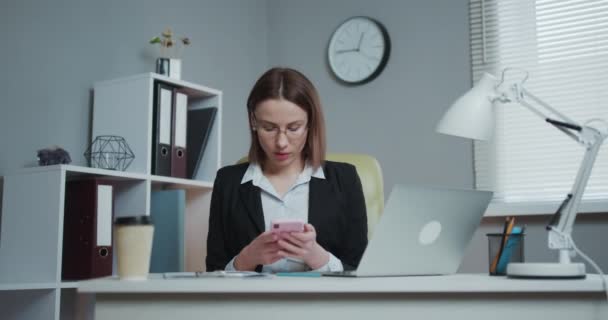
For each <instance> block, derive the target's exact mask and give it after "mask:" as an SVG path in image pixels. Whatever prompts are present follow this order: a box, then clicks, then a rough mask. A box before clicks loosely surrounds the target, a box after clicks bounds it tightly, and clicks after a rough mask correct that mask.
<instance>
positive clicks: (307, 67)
mask: <svg viewBox="0 0 608 320" xmlns="http://www.w3.org/2000/svg"><path fill="white" fill-rule="evenodd" d="M467 3H468V1H467V0H458V1H453V0H432V1H429V0H409V1H400V0H384V1H368V0H352V1H349V0H334V1H324V0H311V1H298V0H273V1H270V2H269V4H270V5H269V14H268V16H269V19H270V28H269V33H268V39H269V49H268V51H269V54H270V59H269V61H270V63H271V64H272V65H286V66H291V67H295V68H297V69H300V70H301V71H302V72H304V73H305V74H306V75H307V76H309V77H310V78H311V80H312V81H313V82H314V83H315V84H316V86H317V87H318V89H319V92H320V95H321V100H322V103H323V104H324V111H325V115H326V121H327V131H328V150H329V151H330V152H361V153H367V154H371V155H374V156H375V157H377V159H378V160H379V162H380V163H381V165H382V168H383V170H384V173H385V177H384V178H385V193H386V194H388V193H389V192H390V189H391V188H392V186H393V184H394V183H397V182H399V183H423V184H427V185H445V186H454V187H471V186H472V185H473V178H472V172H473V171H472V170H473V169H472V161H471V154H472V147H471V143H470V142H469V141H466V140H463V139H458V138H453V137H449V136H444V135H440V134H437V133H435V132H434V130H435V124H436V122H437V121H438V120H439V118H440V117H441V115H442V113H443V111H444V110H446V108H447V107H448V106H449V104H450V102H451V101H452V100H453V99H454V98H456V97H457V96H458V95H459V94H461V93H462V92H463V91H464V90H466V89H467V88H469V87H470V79H471V76H470V74H471V71H470V70H471V68H470V62H469V60H470V59H469V45H468V28H469V26H468V5H467ZM355 15H367V16H371V17H373V18H376V19H377V20H379V21H381V22H382V23H383V24H384V25H385V26H386V28H387V29H388V33H389V35H390V37H391V42H392V50H391V57H390V58H389V61H388V64H387V66H386V69H385V70H384V72H383V73H382V74H381V75H380V76H379V77H378V78H377V79H376V80H374V81H372V82H370V83H369V84H366V85H363V86H357V87H347V86H344V85H342V84H340V83H338V82H336V81H335V80H334V79H333V78H332V75H331V74H330V72H329V69H328V67H327V62H326V60H327V58H326V56H327V50H326V48H327V43H328V41H329V37H330V36H331V34H332V32H333V31H334V30H335V28H337V26H338V24H339V23H340V22H342V21H343V20H345V19H346V18H348V17H351V16H355Z"/></svg>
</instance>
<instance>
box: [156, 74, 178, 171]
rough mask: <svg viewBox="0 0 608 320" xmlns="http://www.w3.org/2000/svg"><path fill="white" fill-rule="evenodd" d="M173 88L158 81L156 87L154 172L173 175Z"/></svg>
mask: <svg viewBox="0 0 608 320" xmlns="http://www.w3.org/2000/svg"><path fill="white" fill-rule="evenodd" d="M173 99H174V94H173V88H172V87H171V86H169V85H167V84H164V83H161V82H157V83H156V86H155V88H154V111H153V125H154V126H153V128H152V174H155V175H160V176H171V122H172V120H171V116H172V113H173V108H172V105H173Z"/></svg>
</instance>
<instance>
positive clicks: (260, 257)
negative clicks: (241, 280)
mask: <svg viewBox="0 0 608 320" xmlns="http://www.w3.org/2000/svg"><path fill="white" fill-rule="evenodd" d="M277 240H278V236H277V235H276V234H274V233H272V232H271V231H266V232H264V233H262V234H260V235H259V236H257V237H256V238H255V239H253V241H251V243H249V245H247V246H246V247H245V248H243V250H241V252H240V253H239V254H238V255H237V256H236V258H235V259H234V268H235V269H236V270H240V271H245V270H249V271H254V270H255V267H256V266H257V265H259V264H262V265H264V264H272V263H275V262H276V261H278V260H280V259H281V258H282V256H280V255H279V250H280V248H279V245H278V244H277Z"/></svg>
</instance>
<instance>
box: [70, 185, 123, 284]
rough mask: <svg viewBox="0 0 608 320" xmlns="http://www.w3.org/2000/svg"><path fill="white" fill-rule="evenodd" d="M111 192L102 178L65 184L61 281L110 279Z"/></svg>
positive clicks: (112, 207) (112, 209) (112, 206)
mask: <svg viewBox="0 0 608 320" xmlns="http://www.w3.org/2000/svg"><path fill="white" fill-rule="evenodd" d="M113 189H114V187H113V185H112V182H111V181H109V180H104V179H101V178H89V179H85V180H74V181H68V182H67V184H66V190H65V211H64V221H63V257H62V260H63V264H62V265H63V269H62V279H64V280H82V279H90V278H98V277H105V276H110V275H112V256H113V250H112V221H113V216H114V191H113Z"/></svg>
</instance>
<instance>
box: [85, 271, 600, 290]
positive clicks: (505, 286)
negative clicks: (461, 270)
mask: <svg viewBox="0 0 608 320" xmlns="http://www.w3.org/2000/svg"><path fill="white" fill-rule="evenodd" d="M78 291H79V292H88V293H484V292H488V293H489V292H496V293H501V292H505V293H507V292H530V293H531V292H552V293H571V292H603V288H602V281H601V277H600V276H599V275H594V274H593V275H587V278H586V279H576V280H573V279H569V280H545V279H537V280H536V279H534V280H528V279H526V280H524V279H510V278H506V277H491V276H488V275H486V274H455V275H449V276H415V277H378V278H334V277H319V278H310V277H277V276H271V277H256V278H194V279H163V278H162V276H161V275H158V274H152V275H150V277H149V279H148V280H144V281H120V280H118V279H117V278H113V277H111V278H101V279H95V280H88V281H82V282H79V285H78Z"/></svg>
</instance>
